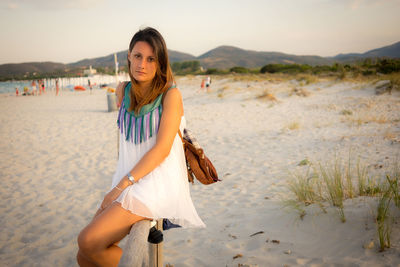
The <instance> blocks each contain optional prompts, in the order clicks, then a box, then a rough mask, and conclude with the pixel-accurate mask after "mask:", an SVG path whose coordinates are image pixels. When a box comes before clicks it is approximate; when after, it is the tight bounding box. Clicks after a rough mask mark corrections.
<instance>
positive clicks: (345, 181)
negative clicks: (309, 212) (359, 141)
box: [284, 153, 400, 251]
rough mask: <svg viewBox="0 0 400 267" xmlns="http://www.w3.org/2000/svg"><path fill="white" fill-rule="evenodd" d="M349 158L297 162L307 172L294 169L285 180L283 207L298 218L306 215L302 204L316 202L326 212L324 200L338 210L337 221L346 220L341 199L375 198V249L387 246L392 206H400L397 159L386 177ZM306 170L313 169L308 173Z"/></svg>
mask: <svg viewBox="0 0 400 267" xmlns="http://www.w3.org/2000/svg"><path fill="white" fill-rule="evenodd" d="M352 159H353V157H352V156H351V153H349V158H348V160H347V162H346V163H345V164H344V163H342V162H341V161H340V160H339V159H338V158H335V160H334V161H333V162H332V163H328V164H322V163H318V164H314V163H312V162H308V164H298V166H305V165H309V168H308V169H307V171H305V172H303V173H301V172H296V173H294V174H292V175H291V177H292V178H293V179H291V180H290V181H289V182H288V185H287V187H288V189H289V190H290V191H291V192H292V194H293V195H294V198H293V199H291V200H285V201H284V206H285V207H291V208H292V209H294V210H296V211H297V212H298V213H299V216H300V218H301V219H303V218H304V216H305V215H306V206H308V205H311V204H317V205H318V206H319V207H321V209H322V210H323V211H324V212H326V210H325V208H324V203H329V205H330V206H331V207H335V208H336V210H337V211H338V214H339V217H340V220H341V222H343V223H344V222H346V216H345V210H344V205H343V202H344V200H346V199H349V198H355V197H359V196H369V197H374V199H376V200H377V210H376V225H377V237H378V240H379V251H384V250H385V249H386V248H390V246H391V233H392V225H393V223H394V216H393V215H392V212H393V209H394V207H397V208H398V209H400V194H399V191H400V168H399V165H398V164H397V161H395V163H394V164H393V166H392V168H393V170H392V171H391V172H390V173H389V174H386V175H385V177H386V179H379V177H377V176H373V175H372V174H371V173H370V172H369V169H368V168H367V166H366V165H364V164H362V163H361V161H360V160H357V161H356V162H355V164H353V162H352ZM310 169H312V170H313V172H312V174H310Z"/></svg>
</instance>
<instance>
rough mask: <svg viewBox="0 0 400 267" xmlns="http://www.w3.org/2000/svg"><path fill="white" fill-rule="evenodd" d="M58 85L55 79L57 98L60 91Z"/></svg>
mask: <svg viewBox="0 0 400 267" xmlns="http://www.w3.org/2000/svg"><path fill="white" fill-rule="evenodd" d="M58 83H59V82H58V79H56V96H58V92H59V91H60V86H59V84H58Z"/></svg>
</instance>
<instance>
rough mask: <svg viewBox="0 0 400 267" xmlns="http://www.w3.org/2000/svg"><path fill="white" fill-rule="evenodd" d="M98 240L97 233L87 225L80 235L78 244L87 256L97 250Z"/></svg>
mask: <svg viewBox="0 0 400 267" xmlns="http://www.w3.org/2000/svg"><path fill="white" fill-rule="evenodd" d="M97 244H98V242H97V241H96V238H95V235H94V234H93V233H92V232H91V231H90V230H89V229H88V228H87V227H86V228H85V229H83V230H82V231H81V232H80V233H79V235H78V246H79V250H80V251H81V253H83V254H84V255H85V256H90V254H92V253H94V252H96V249H97Z"/></svg>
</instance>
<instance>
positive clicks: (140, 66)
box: [139, 58, 146, 69]
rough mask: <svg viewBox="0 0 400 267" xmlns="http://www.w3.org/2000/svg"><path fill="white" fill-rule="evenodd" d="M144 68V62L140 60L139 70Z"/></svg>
mask: <svg viewBox="0 0 400 267" xmlns="http://www.w3.org/2000/svg"><path fill="white" fill-rule="evenodd" d="M145 66H146V60H144V59H143V58H142V59H141V60H139V68H141V69H144V67H145Z"/></svg>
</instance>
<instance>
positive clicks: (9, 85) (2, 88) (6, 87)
mask: <svg viewBox="0 0 400 267" xmlns="http://www.w3.org/2000/svg"><path fill="white" fill-rule="evenodd" d="M25 86H26V87H28V88H29V90H31V82H30V81H10V82H0V94H9V93H13V94H15V88H18V91H19V92H20V93H21V92H23V91H24V87H25Z"/></svg>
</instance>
